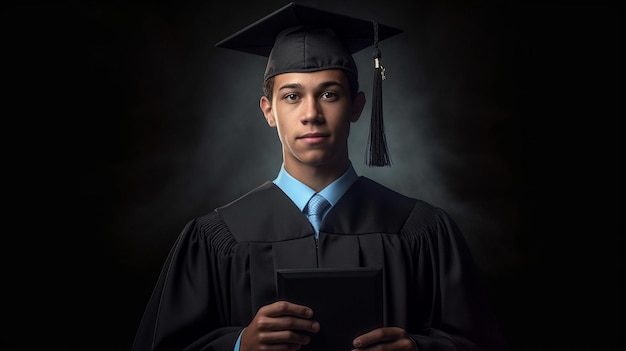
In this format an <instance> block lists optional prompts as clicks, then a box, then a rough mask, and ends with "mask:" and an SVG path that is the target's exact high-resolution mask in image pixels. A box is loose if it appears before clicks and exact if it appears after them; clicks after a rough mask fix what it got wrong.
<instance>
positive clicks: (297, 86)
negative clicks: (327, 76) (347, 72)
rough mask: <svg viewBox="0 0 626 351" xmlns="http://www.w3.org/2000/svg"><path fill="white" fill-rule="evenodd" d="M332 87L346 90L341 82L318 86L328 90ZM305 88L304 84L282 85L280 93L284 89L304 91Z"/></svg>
mask: <svg viewBox="0 0 626 351" xmlns="http://www.w3.org/2000/svg"><path fill="white" fill-rule="evenodd" d="M332 86H339V87H341V88H344V86H343V84H341V83H340V82H337V81H334V80H331V81H328V82H323V83H320V84H319V85H318V87H319V88H328V87H332ZM303 88H304V87H303V86H302V84H300V83H288V84H285V85H282V86H281V87H280V88H278V91H280V90H284V89H303Z"/></svg>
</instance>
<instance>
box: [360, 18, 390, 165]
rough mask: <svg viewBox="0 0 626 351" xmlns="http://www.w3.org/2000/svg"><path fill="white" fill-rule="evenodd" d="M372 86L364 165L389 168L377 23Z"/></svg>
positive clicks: (375, 25)
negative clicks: (370, 112)
mask: <svg viewBox="0 0 626 351" xmlns="http://www.w3.org/2000/svg"><path fill="white" fill-rule="evenodd" d="M372 56H373V58H374V85H373V93H372V116H371V118H370V134H369V138H368V140H367V148H368V152H367V154H366V155H365V163H366V164H367V165H368V166H370V167H388V166H391V157H390V156H389V149H388V148H387V138H386V137H385V125H384V123H383V90H382V89H383V86H382V85H383V84H382V81H383V80H384V79H385V68H384V67H383V66H382V65H381V63H380V59H381V56H382V55H381V53H380V49H379V48H378V23H376V22H374V52H373V54H372Z"/></svg>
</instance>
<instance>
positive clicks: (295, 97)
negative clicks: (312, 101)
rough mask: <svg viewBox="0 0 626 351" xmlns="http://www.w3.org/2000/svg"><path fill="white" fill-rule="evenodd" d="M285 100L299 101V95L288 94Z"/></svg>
mask: <svg viewBox="0 0 626 351" xmlns="http://www.w3.org/2000/svg"><path fill="white" fill-rule="evenodd" d="M285 99H286V100H290V101H294V100H297V99H298V95H296V94H287V95H285Z"/></svg>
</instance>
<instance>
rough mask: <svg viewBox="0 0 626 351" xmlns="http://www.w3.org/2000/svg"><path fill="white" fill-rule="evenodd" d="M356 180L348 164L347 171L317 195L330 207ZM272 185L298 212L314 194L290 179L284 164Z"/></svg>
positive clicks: (355, 175)
mask: <svg viewBox="0 0 626 351" xmlns="http://www.w3.org/2000/svg"><path fill="white" fill-rule="evenodd" d="M358 178H359V176H358V175H357V173H356V171H355V170H354V167H352V163H350V165H349V166H348V169H347V170H346V171H345V172H344V174H342V175H341V177H339V178H337V179H335V180H334V181H333V182H332V183H330V184H328V185H327V186H326V187H325V188H324V189H322V190H321V191H320V192H319V193H320V195H322V196H323V197H324V198H326V200H328V202H329V203H330V205H331V206H334V205H335V204H336V203H337V202H338V201H339V199H341V197H342V196H343V194H345V192H346V191H347V190H348V188H350V186H351V185H352V183H354V182H355V181H356V180H357V179H358ZM273 183H274V184H276V186H278V187H279V188H280V189H281V190H282V191H283V192H284V193H285V194H286V195H287V196H288V197H289V198H290V199H291V201H293V203H294V204H295V205H296V206H298V208H299V209H300V211H302V210H303V209H304V206H306V204H307V202H308V201H309V199H310V198H311V196H313V195H314V194H315V190H313V189H311V188H309V187H308V186H307V185H305V184H304V183H302V182H300V181H299V180H297V179H296V178H294V177H292V176H291V174H289V173H288V172H287V171H286V170H285V165H284V164H283V165H282V166H281V167H280V172H278V176H277V177H276V179H274V181H273Z"/></svg>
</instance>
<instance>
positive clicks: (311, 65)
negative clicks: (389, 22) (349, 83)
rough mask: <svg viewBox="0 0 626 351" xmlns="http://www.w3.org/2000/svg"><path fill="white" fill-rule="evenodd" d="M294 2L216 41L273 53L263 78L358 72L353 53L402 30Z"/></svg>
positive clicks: (252, 52) (258, 52) (266, 55)
mask: <svg viewBox="0 0 626 351" xmlns="http://www.w3.org/2000/svg"><path fill="white" fill-rule="evenodd" d="M377 29H378V32H377V33H375V32H374V23H373V22H372V21H370V20H364V19H360V18H355V17H351V16H346V15H341V14H337V13H332V12H328V11H324V10H321V9H316V8H312V7H309V6H305V5H300V4H296V3H293V2H291V3H289V4H287V5H285V6H283V7H282V8H280V9H278V10H276V11H274V12H273V13H271V14H269V15H267V16H265V17H264V18H262V19H260V20H258V21H256V22H255V23H253V24H251V25H249V26H247V27H245V28H244V29H242V30H240V31H238V32H237V33H235V34H233V35H231V36H229V37H228V38H226V39H224V40H222V41H220V42H218V43H217V44H215V46H217V47H221V48H228V49H233V50H237V51H242V52H246V53H250V54H256V55H261V56H265V57H268V61H267V67H266V69H265V74H264V77H263V79H264V80H267V79H269V78H271V77H274V76H276V75H278V74H282V73H293V72H313V71H319V70H324V69H342V70H345V71H347V72H349V73H350V74H352V75H353V76H354V77H357V76H358V71H357V66H356V64H355V62H354V58H353V57H352V54H353V53H355V52H357V51H360V50H362V49H364V48H366V47H369V46H372V45H374V44H375V39H378V41H382V40H384V39H387V38H389V37H391V36H394V35H396V34H399V33H401V32H402V31H401V30H400V29H397V28H393V27H390V26H386V25H383V24H377Z"/></svg>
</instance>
